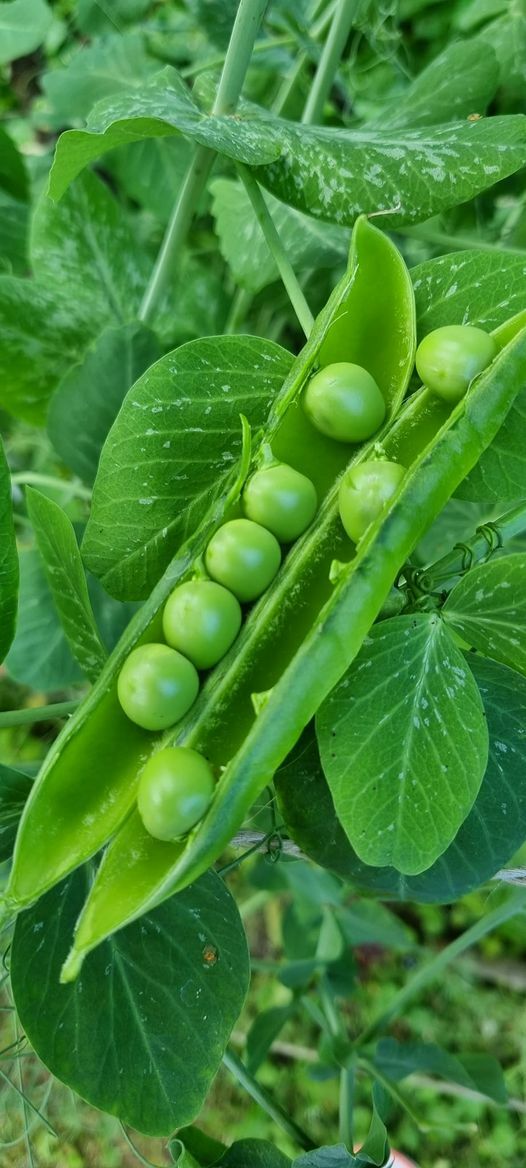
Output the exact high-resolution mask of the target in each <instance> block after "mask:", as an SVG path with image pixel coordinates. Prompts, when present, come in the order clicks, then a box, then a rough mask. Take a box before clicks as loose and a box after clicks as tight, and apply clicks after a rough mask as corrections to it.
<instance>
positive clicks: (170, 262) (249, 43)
mask: <svg viewBox="0 0 526 1168" xmlns="http://www.w3.org/2000/svg"><path fill="white" fill-rule="evenodd" d="M267 2H268V0H240V2H239V7H238V10H237V14H236V19H235V21H234V27H233V29H232V35H231V37H230V43H229V46H228V49H227V53H226V57H225V63H224V66H223V72H222V74H221V79H220V81H219V86H218V89H217V94H216V98H215V101H214V105H213V107H212V113H213V114H219V115H221V114H230V113H232V112H233V110H235V108H236V105H237V103H238V100H239V96H240V93H241V89H242V86H243V82H244V80H245V74H246V71H247V69H248V66H249V64H250V58H251V56H252V51H253V48H254V41H255V39H256V35H257V32H258V29H259V26H260V24H261V21H262V19H263V13H264V11H265V8H266V7H267ZM215 156H216V155H215V151H214V150H210V149H209V148H208V147H207V146H198V147H197V149H196V151H195V154H194V156H193V159H192V161H191V162H190V165H189V167H188V170H187V173H186V178H185V180H184V182H183V185H182V187H181V190H180V192H179V196H178V198H177V201H176V203H175V206H174V209H173V212H172V216H171V219H170V222H169V224H168V227H167V230H166V235H165V237H164V240H163V242H162V245H161V249H160V251H159V255H158V256H157V260H156V263H155V266H154V269H153V272H152V275H151V278H150V281H149V283H148V287H147V289H146V292H145V294H144V298H143V301H142V304H141V307H140V309H139V314H138V315H139V320H143V321H147V322H150V321H151V320H152V319H153V317H154V316H155V313H156V310H157V307H158V305H159V302H160V300H161V298H162V296H163V294H164V291H165V289H166V286H167V284H168V282H169V280H171V279H173V277H174V274H175V272H176V271H177V268H178V265H179V263H180V261H181V254H182V250H183V245H184V242H185V240H186V237H187V235H188V231H189V229H190V225H191V223H192V220H193V218H194V215H195V210H196V207H197V204H198V202H199V199H200V197H201V195H202V193H203V190H204V188H205V185H206V181H207V178H208V175H209V174H210V171H211V169H212V165H213V162H214V159H215Z"/></svg>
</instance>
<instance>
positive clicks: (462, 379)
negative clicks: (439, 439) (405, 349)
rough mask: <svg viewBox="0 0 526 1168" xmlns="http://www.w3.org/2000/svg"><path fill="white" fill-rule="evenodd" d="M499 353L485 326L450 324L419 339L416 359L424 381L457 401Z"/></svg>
mask: <svg viewBox="0 0 526 1168" xmlns="http://www.w3.org/2000/svg"><path fill="white" fill-rule="evenodd" d="M496 355H497V344H496V341H495V340H494V338H493V337H492V336H490V334H489V333H485V332H484V331H483V329H479V328H473V326H472V325H468V324H449V325H444V327H443V328H438V329H435V330H434V331H433V332H432V333H428V335H427V337H424V339H423V341H420V344H419V346H418V349H417V351H416V359H415V360H416V368H417V371H418V375H419V377H420V378H421V379H422V381H423V383H424V385H427V387H428V389H431V390H432V391H433V393H436V394H437V396H438V397H441V398H443V399H444V401H449V402H456V401H460V399H461V397H463V396H464V394H465V392H466V390H467V388H468V385H469V383H470V381H472V380H473V378H474V377H477V375H478V374H479V373H482V370H483V369H486V368H487V366H488V365H490V364H491V362H492V361H493V359H494V357H496Z"/></svg>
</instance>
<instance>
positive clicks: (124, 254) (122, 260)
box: [31, 172, 149, 331]
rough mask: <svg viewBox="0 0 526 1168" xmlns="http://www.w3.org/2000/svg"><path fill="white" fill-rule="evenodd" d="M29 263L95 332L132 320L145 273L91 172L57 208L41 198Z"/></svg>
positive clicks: (123, 223)
mask: <svg viewBox="0 0 526 1168" xmlns="http://www.w3.org/2000/svg"><path fill="white" fill-rule="evenodd" d="M31 261H32V266H33V271H34V274H35V276H36V279H37V280H39V281H40V282H41V283H42V284H48V285H49V286H50V287H59V288H60V289H61V292H62V293H66V294H67V295H68V296H69V297H71V299H73V298H74V299H75V300H76V301H77V303H79V302H80V303H83V305H84V312H85V313H87V314H89V317H90V318H91V319H92V320H94V321H96V322H97V323H98V328H99V329H102V328H105V327H106V326H107V325H108V324H109V323H110V322H111V321H112V320H113V321H114V322H115V323H118V324H121V323H122V322H124V321H128V320H133V319H134V317H135V315H136V310H137V308H138V305H139V301H140V298H141V295H142V292H143V290H144V286H145V283H146V279H147V276H148V273H149V264H148V262H147V259H146V257H145V256H144V255H143V253H142V251H141V250H140V249H138V248H137V246H136V241H135V240H134V237H133V234H132V232H131V230H130V227H129V225H128V223H127V220H126V217H125V215H124V214H123V210H122V207H121V206H119V204H118V202H117V201H116V199H115V198H114V197H113V195H112V194H111V192H110V190H109V188H108V187H107V186H106V184H105V183H103V182H102V181H101V180H100V179H99V178H97V176H96V175H95V174H92V173H90V172H87V173H86V174H84V175H82V177H81V178H80V180H79V181H78V182H76V183H75V184H74V186H72V187H71V189H70V190H69V191H68V194H67V196H66V198H65V199H63V200H62V201H61V202H60V203H59V204H57V203H54V202H53V201H52V200H51V199H49V198H48V197H47V195H43V196H42V198H41V200H40V202H39V204H38V206H37V209H36V211H35V215H34V218H33V227H32V233H31ZM92 331H95V328H93V329H92Z"/></svg>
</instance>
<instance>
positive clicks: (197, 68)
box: [180, 35, 296, 79]
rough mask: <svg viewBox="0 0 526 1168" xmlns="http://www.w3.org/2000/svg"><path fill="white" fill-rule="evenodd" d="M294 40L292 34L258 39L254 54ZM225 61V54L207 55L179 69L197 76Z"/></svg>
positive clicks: (185, 75) (290, 43)
mask: <svg viewBox="0 0 526 1168" xmlns="http://www.w3.org/2000/svg"><path fill="white" fill-rule="evenodd" d="M295 43H296V42H295V40H294V37H292V36H288V35H287V36H275V37H267V39H266V40H264V41H259V43H258V44H257V45H254V48H253V50H252V51H253V54H254V56H255V55H256V54H258V53H265V52H268V50H269V49H277V48H279V47H283V46H285V47H286V46H287V45H291V46H292V45H294V44H295ZM224 62H225V54H224V53H220V54H219V55H218V56H216V57H209V58H208V60H207V61H196V62H195V63H194V64H193V65H187V66H186V67H185V68H184V69H181V71H180V72H181V77H184V78H185V79H186V78H187V77H198V76H199V74H200V73H208V71H209V70H210V69H219V68H220V67H221V66H222V65H224Z"/></svg>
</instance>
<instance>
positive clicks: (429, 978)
mask: <svg viewBox="0 0 526 1168" xmlns="http://www.w3.org/2000/svg"><path fill="white" fill-rule="evenodd" d="M525 907H526V897H525V892H524V889H515V891H514V892H512V893H511V895H509V896H508V897H506V899H505V900H503V901H502V902H501V904H499V905H498V906H497V908H494V909H493V910H492V912H489V913H488V914H487V916H485V917H483V918H482V920H480V921H476V922H475V924H474V925H472V926H471V928H469V929H466V932H465V933H462V935H461V936H460V937H457V938H456V939H455V940H454V941H452V942H451V944H450V945H446V947H445V948H444V949H441V950H440V952H439V953H437V954H436V956H435V957H433V958H431V961H427V962H426V963H425V965H422V966H421V967H420V969H417V971H416V973H415V974H414V975H413V977H412V978H410V979H409V981H407V982H406V984H405V985H404V986H402V988H401V989H400V990H399V991H398V993H397V994H395V996H394V998H393V999H392V1001H391V1004H390V1005H389V1006H388V1007H387V1009H386V1010H383V1011H382V1013H381V1014H379V1015H378V1017H377V1018H376V1019H374V1020H373V1021H372V1022H371V1023H370V1024H369V1026H367V1027H366V1029H365V1030H363V1031H362V1033H361V1034H360V1035H359V1037H358V1038H357V1039H356V1041H355V1044H354V1045H355V1046H356V1047H363V1046H365V1044H366V1043H369V1042H371V1041H372V1040H373V1039H375V1038H376V1037H377V1035H378V1034H380V1033H381V1032H382V1031H383V1030H384V1029H385V1027H386V1026H388V1025H389V1023H390V1022H391V1021H392V1019H393V1018H395V1017H396V1015H397V1014H400V1013H402V1011H403V1010H404V1009H405V1006H406V1005H407V1003H408V1002H410V1001H411V999H412V998H414V997H416V995H417V994H419V993H421V991H422V990H423V989H425V987H426V986H427V985H429V983H430V982H433V981H436V980H437V978H438V977H440V975H441V974H442V973H443V971H444V970H445V969H447V966H448V965H450V964H451V962H452V961H454V960H455V959H456V958H457V957H459V956H460V954H461V953H464V952H465V951H466V949H470V948H471V946H472V945H476V944H477V942H478V941H480V940H482V938H483V937H486V936H487V934H488V933H492V932H493V931H494V929H498V927H499V925H502V924H504V923H505V921H509V920H510V918H511V917H513V916H516V915H517V913H520V912H524V909H525Z"/></svg>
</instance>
